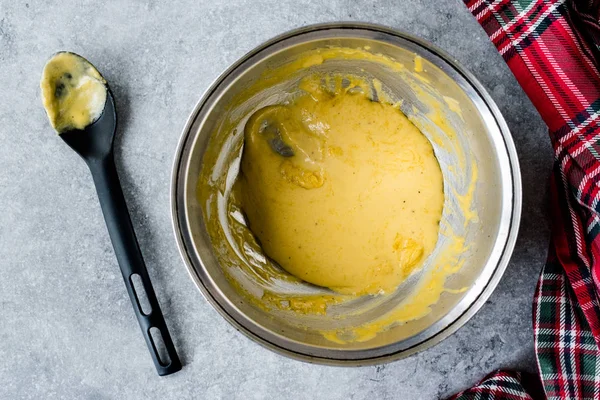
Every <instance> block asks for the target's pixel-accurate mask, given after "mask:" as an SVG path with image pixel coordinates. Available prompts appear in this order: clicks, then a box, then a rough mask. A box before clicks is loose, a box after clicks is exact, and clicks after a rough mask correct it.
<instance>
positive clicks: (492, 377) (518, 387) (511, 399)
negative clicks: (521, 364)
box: [448, 371, 535, 400]
mask: <svg viewBox="0 0 600 400" xmlns="http://www.w3.org/2000/svg"><path fill="white" fill-rule="evenodd" d="M522 381H523V376H522V373H521V372H512V371H495V372H492V373H491V374H489V375H488V376H486V377H485V378H484V379H483V380H482V381H481V382H479V383H478V384H477V385H476V386H473V387H472V388H470V389H467V390H465V391H463V392H460V393H458V394H455V395H454V396H452V397H451V398H450V399H448V400H497V399H506V400H534V399H535V398H534V397H531V395H529V394H528V393H527V392H525V389H524V388H523V385H522Z"/></svg>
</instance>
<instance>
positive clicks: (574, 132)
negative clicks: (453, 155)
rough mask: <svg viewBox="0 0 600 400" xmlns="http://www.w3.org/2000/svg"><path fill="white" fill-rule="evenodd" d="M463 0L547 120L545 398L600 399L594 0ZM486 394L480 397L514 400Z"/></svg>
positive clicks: (542, 317) (539, 329)
mask: <svg viewBox="0 0 600 400" xmlns="http://www.w3.org/2000/svg"><path fill="white" fill-rule="evenodd" d="M464 2H465V4H466V5H467V7H468V9H469V11H470V12H471V13H472V14H473V15H474V16H475V18H476V19H477V21H478V22H479V23H480V24H481V26H482V27H483V28H484V30H485V32H486V33H487V35H488V36H489V37H490V40H491V41H492V43H493V44H494V45H495V46H496V48H497V49H498V52H499V53H500V55H501V56H502V57H503V58H504V60H505V61H506V63H507V64H508V66H509V68H510V69H511V71H512V72H513V74H514V75H515V77H516V78H517V81H518V82H519V84H520V85H521V87H522V88H523V90H524V91H525V92H526V93H527V95H528V96H529V98H530V99H531V101H532V102H533V104H534V105H535V107H536V108H537V109H538V111H539V113H540V115H541V116H542V118H543V119H544V121H545V122H546V124H547V125H548V127H549V131H550V139H551V141H552V145H553V148H554V154H555V161H554V170H553V175H552V179H551V202H552V207H551V208H552V243H551V245H550V251H549V255H548V260H547V263H546V265H545V267H544V269H543V271H542V273H541V275H540V278H539V281H538V285H537V290H536V294H535V297H534V303H533V326H534V340H535V351H536V356H537V361H538V369H539V373H540V377H541V380H542V383H543V385H544V390H545V395H546V397H547V398H550V399H581V398H589V399H600V350H599V344H600V306H599V302H598V300H599V299H598V293H599V288H600V235H599V233H600V215H599V212H600V183H599V182H600V122H599V120H600V74H599V73H598V62H599V60H600V57H598V54H599V49H600V46H599V45H600V23H599V21H598V17H599V16H600V1H598V0H571V1H570V2H569V1H568V0H546V1H544V0H464ZM510 376H511V377H512V378H514V379H515V380H518V379H519V377H518V376H517V375H514V374H513V375H510ZM515 390H516V388H515ZM467 392H468V391H467ZM489 393H490V392H489V391H488V392H486V395H487V397H481V394H480V397H477V398H489V399H512V398H515V397H507V395H506V394H504V393H502V392H499V393H498V392H496V393H497V394H494V395H492V396H491V397H490V395H489ZM522 394H523V396H526V395H527V394H526V390H525V389H524V388H523V387H522ZM462 398H470V397H461V399H462ZM518 398H525V399H526V398H528V397H518Z"/></svg>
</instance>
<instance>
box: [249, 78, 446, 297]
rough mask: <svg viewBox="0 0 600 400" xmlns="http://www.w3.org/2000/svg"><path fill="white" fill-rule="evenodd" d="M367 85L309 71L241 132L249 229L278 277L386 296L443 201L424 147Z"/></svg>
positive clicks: (422, 253) (430, 236)
mask: <svg viewBox="0 0 600 400" xmlns="http://www.w3.org/2000/svg"><path fill="white" fill-rule="evenodd" d="M321 78H323V79H321ZM328 83H329V85H328ZM368 87H369V85H367V83H366V82H365V81H363V80H360V79H356V78H353V77H351V76H344V77H343V78H342V77H340V76H337V77H334V78H333V79H332V82H327V79H325V78H324V77H321V76H313V77H311V78H309V79H305V80H304V81H303V82H302V83H301V85H300V88H301V89H302V90H303V91H304V94H303V95H301V96H300V97H299V98H297V99H296V100H295V101H294V102H293V103H291V104H289V105H275V106H269V107H266V108H263V109H261V110H259V111H257V112H256V113H255V114H254V115H253V116H252V117H251V118H250V120H249V121H248V123H247V124H246V129H245V147H244V153H243V156H242V164H241V171H242V174H241V176H240V184H241V193H242V208H243V210H244V211H245V213H246V215H247V217H248V220H249V224H250V229H251V231H252V232H253V233H254V234H255V235H256V236H257V238H258V239H259V241H260V243H261V245H262V249H263V250H264V252H265V253H266V255H268V256H269V257H271V258H272V259H273V260H275V261H276V262H277V263H278V264H279V265H281V266H282V267H283V268H284V269H286V270H287V271H288V272H290V273H292V274H293V275H295V276H297V277H299V278H301V279H303V280H305V281H307V282H310V283H313V284H315V285H319V286H324V287H328V288H331V289H333V290H335V291H337V292H340V293H343V294H355V295H356V294H375V293H389V292H392V291H393V290H394V289H395V288H396V287H397V286H398V285H399V284H400V283H401V282H402V281H403V280H404V279H406V277H407V276H408V275H410V273H411V272H412V271H413V270H414V269H415V268H418V267H419V266H420V265H421V264H422V261H423V260H424V259H425V258H427V256H428V255H429V254H430V253H431V251H432V250H433V249H434V247H435V244H436V242H437V238H438V230H439V221H440V219H441V216H442V209H443V204H444V193H443V178H442V173H441V170H440V166H439V164H438V162H437V159H436V157H435V155H434V153H433V148H432V146H431V144H430V143H429V141H428V140H427V138H426V137H425V136H424V135H423V134H422V133H421V132H420V131H419V130H418V129H417V128H416V127H415V126H414V125H413V124H412V123H411V122H410V121H409V120H408V119H407V118H406V116H405V115H404V114H402V112H400V111H399V110H397V109H396V108H394V107H393V106H392V105H391V104H387V103H383V102H375V101H372V100H371V99H370V98H369V96H368V95H367V93H369V91H368Z"/></svg>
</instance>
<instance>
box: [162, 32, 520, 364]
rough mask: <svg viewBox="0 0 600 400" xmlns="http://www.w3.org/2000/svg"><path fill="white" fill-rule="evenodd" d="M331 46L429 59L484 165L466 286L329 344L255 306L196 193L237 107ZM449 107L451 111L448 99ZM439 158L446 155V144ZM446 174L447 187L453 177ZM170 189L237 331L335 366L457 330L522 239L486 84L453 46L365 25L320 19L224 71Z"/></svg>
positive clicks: (187, 138)
mask: <svg viewBox="0 0 600 400" xmlns="http://www.w3.org/2000/svg"><path fill="white" fill-rule="evenodd" d="M326 46H341V47H348V48H365V46H366V47H367V48H369V49H370V51H373V52H377V53H381V54H384V55H385V56H388V57H391V58H393V59H395V60H397V61H399V62H401V63H403V64H405V65H412V63H414V62H415V61H414V60H415V56H419V57H421V58H422V60H423V63H424V65H425V66H426V68H425V71H424V72H423V75H422V76H423V77H424V78H425V80H427V81H428V82H430V83H431V84H432V85H434V86H435V87H437V88H439V90H440V93H441V95H443V96H441V97H444V99H445V98H446V97H445V96H449V97H451V98H452V99H455V100H456V101H457V102H458V103H459V104H460V108H461V110H462V115H461V117H460V121H458V122H457V125H456V126H457V128H458V129H457V134H458V135H459V136H460V139H461V141H462V142H461V143H463V147H464V149H463V150H464V151H465V153H466V154H467V161H469V160H473V162H476V163H477V167H478V170H479V178H478V180H477V185H476V186H475V190H474V194H473V195H474V202H473V204H474V208H475V210H476V212H477V214H478V220H477V223H476V224H470V225H465V227H467V229H468V231H469V232H467V236H468V250H466V251H465V253H464V254H463V255H462V256H461V258H462V259H461V262H464V265H463V266H462V267H461V269H460V271H459V272H457V273H456V274H454V275H452V277H451V278H450V280H451V282H450V283H449V284H450V285H451V286H452V287H454V288H459V287H462V288H464V289H465V290H463V291H460V290H459V291H456V292H455V293H454V294H451V293H448V294H444V295H443V296H442V298H440V300H439V301H438V303H437V304H435V305H434V306H432V307H431V312H430V313H429V314H428V315H426V316H425V317H423V318H420V319H418V320H415V321H408V322H405V323H403V324H401V325H399V326H395V327H392V328H390V329H389V330H387V331H385V332H383V333H381V334H378V335H377V336H376V337H375V338H373V339H371V340H368V341H366V342H363V343H358V344H357V343H348V344H338V343H331V342H328V341H326V340H323V338H319V335H316V334H314V332H311V329H310V326H308V327H306V326H305V327H304V328H298V326H297V324H296V325H294V324H291V323H289V324H288V322H290V321H289V320H286V318H280V317H279V316H277V315H274V314H272V313H270V312H267V311H265V310H264V309H262V308H260V307H256V306H254V305H253V304H251V303H250V302H248V301H247V299H246V298H245V297H244V296H243V295H241V294H240V293H239V291H238V290H236V289H235V288H234V287H233V286H232V285H231V283H230V281H228V279H227V278H226V276H225V274H224V272H223V268H222V266H220V265H219V258H218V256H217V255H216V252H215V250H214V249H215V245H219V244H215V243H212V242H211V237H210V236H209V233H208V232H207V229H206V221H205V220H204V216H203V213H202V207H203V205H202V204H200V202H199V200H198V196H197V186H198V179H199V176H200V170H201V168H202V165H203V159H204V156H205V151H206V149H207V146H208V145H209V139H210V136H211V135H212V133H213V132H214V131H215V129H216V126H217V125H218V124H219V123H220V121H222V119H223V118H224V114H226V113H227V112H228V111H227V110H228V105H230V104H231V103H232V102H233V101H235V99H236V98H237V97H239V96H240V93H242V92H243V91H244V90H245V88H247V87H248V86H249V85H250V84H251V83H252V82H255V81H256V80H257V79H260V77H261V74H262V73H264V72H265V71H266V70H267V69H268V68H272V67H273V66H274V65H279V64H281V63H283V62H286V60H287V61H289V60H291V59H293V58H294V57H295V56H297V55H298V54H300V53H301V52H303V51H306V50H309V49H314V48H322V47H326ZM367 68H368V66H367ZM388 72H389V71H388ZM382 73H383V72H382ZM386 79H387V80H388V83H389V85H388V86H390V87H392V88H393V87H395V86H394V85H395V83H398V82H394V79H395V78H394V77H393V74H392V75H389V74H388V76H387V78H386ZM390 80H392V82H390ZM397 80H398V79H396V81H397ZM384 83H385V82H384ZM394 90H395V89H394ZM397 90H398V91H399V93H398V94H399V96H400V97H402V98H403V99H404V100H405V102H404V103H403V104H404V106H405V107H408V108H406V109H407V110H408V111H406V112H408V113H410V112H411V111H410V110H416V112H418V110H419V108H420V107H422V106H423V105H422V104H420V103H419V101H420V100H419V96H418V94H416V93H413V92H411V89H410V87H408V86H402V84H401V82H400V83H399V86H398V89H397ZM441 97H440V98H441ZM440 104H441V105H440V107H442V108H444V107H445V108H448V104H446V105H444V102H443V101H441V102H440ZM411 107H412V108H411ZM450 108H452V107H450ZM403 110H404V108H403ZM426 134H427V133H426ZM436 146H437V145H436V144H435V143H434V148H435V147H436ZM436 154H437V155H438V158H440V153H439V152H438V151H437V150H436ZM442 158H443V157H442ZM440 163H441V164H442V170H443V172H444V170H445V169H448V162H445V161H444V160H441V162H440ZM444 179H445V185H447V184H448V182H446V175H445V178H444ZM171 190H172V193H171V195H172V217H173V225H174V230H175V236H176V239H177V243H178V245H179V249H180V251H181V255H182V257H183V260H184V262H185V264H186V266H187V268H188V271H189V273H190V276H191V277H192V279H193V280H194V282H195V283H196V285H197V286H198V288H199V289H200V291H201V292H202V294H203V295H204V297H205V298H206V299H207V300H208V301H209V302H210V303H211V304H212V305H213V307H214V308H215V309H216V310H217V311H218V312H219V313H220V314H221V315H222V316H223V317H224V318H225V319H227V320H228V321H229V322H230V323H231V324H232V325H233V326H235V327H236V328H237V329H238V330H240V331H241V332H242V333H244V334H245V335H247V336H248V337H250V338H252V339H253V340H255V341H257V342H258V343H260V344H262V345H264V346H265V347H267V348H269V349H272V350H274V351H277V352H279V353H281V354H284V355H287V356H290V357H293V358H297V359H301V360H305V361H311V362H318V363H324V364H336V365H348V364H350V365H364V364H373V363H380V362H385V361H390V360H393V359H397V358H401V357H405V356H407V355H410V354H412V353H415V352H417V351H420V350H422V349H425V348H427V347H429V346H432V345H433V344H435V343H438V342H439V341H441V340H443V339H444V338H446V337H447V336H448V335H450V334H452V333H453V332H455V331H456V330H457V329H458V328H459V327H460V326H462V325H463V324H464V323H465V322H466V321H467V320H468V319H469V318H471V317H472V316H473V315H474V314H475V312H477V310H478V309H479V308H480V307H481V306H482V305H483V304H484V302H485V301H486V299H487V298H488V297H489V296H490V294H491V293H492V291H493V290H494V288H495V287H496V285H497V283H498V281H499V280H500V278H501V276H502V274H503V272H504V270H505V268H506V266H507V264H508V261H509V258H510V255H511V253H512V250H513V248H514V245H515V241H516V237H517V231H518V226H519V219H520V213H521V179H520V172H519V165H518V161H517V155H516V150H515V147H514V144H513V141H512V138H511V136H510V132H509V130H508V127H507V125H506V122H505V121H504V119H503V117H502V115H501V114H500V112H499V110H498V108H497V106H496V104H494V102H493V101H492V99H491V98H490V96H489V95H488V94H487V93H486V91H485V90H484V89H483V87H482V86H481V84H480V83H479V82H478V81H477V80H476V79H475V78H474V77H473V76H472V75H471V74H470V73H469V72H467V71H466V70H465V69H464V68H462V67H461V66H460V65H458V64H457V63H456V62H455V61H453V60H452V58H451V57H450V56H448V55H447V54H446V53H445V52H443V51H442V50H440V49H437V48H435V47H434V46H432V45H431V44H429V43H427V42H425V41H423V40H421V39H418V38H415V37H413V36H410V35H408V34H405V33H401V32H398V31H395V30H391V29H388V28H385V27H381V26H375V25H370V24H357V23H334V24H321V25H314V26H309V27H305V28H301V29H298V30H294V31H291V32H288V33H285V34H283V35H281V36H278V37H276V38H274V39H272V40H270V41H269V42H267V43H265V44H263V45H261V46H260V47H258V48H256V49H254V50H253V51H251V52H250V53H248V54H247V55H245V56H244V57H242V59H240V60H239V61H238V62H236V63H235V64H234V65H232V66H231V67H230V68H229V69H228V70H227V71H225V72H224V73H223V74H222V75H221V76H220V77H219V78H218V79H217V80H216V81H215V83H214V84H213V85H212V86H211V87H210V88H209V89H208V90H207V92H206V93H205V94H204V96H202V98H201V100H200V101H199V102H198V104H197V105H196V107H195V109H194V111H193V112H192V114H191V116H190V117H189V119H188V121H187V123H186V126H185V128H184V130H183V134H182V137H181V141H180V143H179V147H178V149H177V153H176V156H175V162H174V167H173V175H172V188H171ZM445 212H446V211H445ZM448 217H452V216H448ZM305 322H306V321H305ZM305 325H306V324H305Z"/></svg>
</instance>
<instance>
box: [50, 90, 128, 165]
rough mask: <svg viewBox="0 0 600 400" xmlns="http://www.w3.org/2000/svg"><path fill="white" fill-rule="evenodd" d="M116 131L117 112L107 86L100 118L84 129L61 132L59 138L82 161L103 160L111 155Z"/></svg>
mask: <svg viewBox="0 0 600 400" xmlns="http://www.w3.org/2000/svg"><path fill="white" fill-rule="evenodd" d="M116 129H117V112H116V109H115V103H114V99H113V95H112V92H111V91H110V89H109V88H108V86H107V96H106V103H105V105H104V110H103V111H102V114H101V115H100V117H99V118H98V119H97V120H96V121H94V122H93V123H91V124H90V125H88V126H86V127H85V128H84V129H73V130H68V131H66V132H62V133H61V134H60V137H61V138H62V139H63V140H64V141H65V142H66V143H67V144H68V145H69V146H70V147H71V148H72V149H73V150H75V151H76V152H77V153H78V154H79V155H80V156H81V157H82V158H83V159H84V160H86V161H91V160H98V159H103V158H105V157H107V156H108V155H110V154H111V153H112V147H113V140H114V137H115V131H116Z"/></svg>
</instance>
